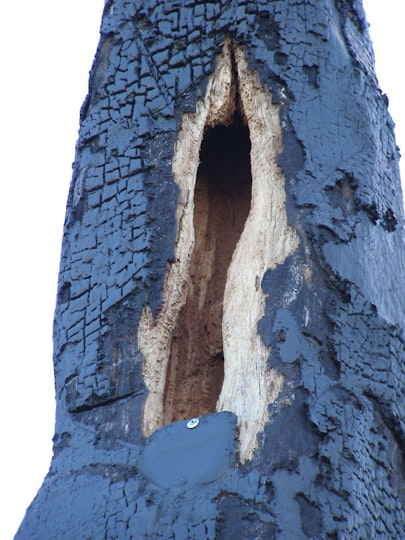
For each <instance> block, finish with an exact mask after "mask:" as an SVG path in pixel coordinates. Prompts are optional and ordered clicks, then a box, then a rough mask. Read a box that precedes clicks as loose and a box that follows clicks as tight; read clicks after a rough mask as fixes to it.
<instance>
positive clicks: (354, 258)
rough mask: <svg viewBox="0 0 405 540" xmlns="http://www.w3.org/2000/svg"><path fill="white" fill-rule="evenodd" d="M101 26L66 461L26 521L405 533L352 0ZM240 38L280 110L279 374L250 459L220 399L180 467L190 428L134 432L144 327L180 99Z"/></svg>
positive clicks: (377, 136) (394, 291)
mask: <svg viewBox="0 0 405 540" xmlns="http://www.w3.org/2000/svg"><path fill="white" fill-rule="evenodd" d="M101 31H102V34H101V40H100V44H99V47H98V50H97V54H96V59H95V62H94V65H93V68H92V71H91V77H90V83H89V94H88V96H87V98H86V100H85V103H84V105H83V107H82V110H81V127H80V134H79V140H78V143H77V151H76V160H75V164H74V172H73V179H72V185H71V190H70V195H69V199H68V204H67V212H66V222H65V230H64V237H63V248H62V258H61V267H60V276H59V292H58V301H57V308H56V313H55V325H54V348H55V353H54V363H55V378H56V392H57V414H56V432H55V437H54V457H53V460H52V464H51V467H50V471H49V474H48V475H47V477H46V478H45V480H44V483H43V486H42V487H41V489H40V491H39V493H38V495H37V497H36V498H35V499H34V501H33V502H32V504H31V506H30V507H29V509H28V511H27V514H26V516H25V519H24V521H23V523H22V525H21V527H20V529H19V532H18V533H17V535H16V538H17V539H18V540H25V539H27V538H30V539H38V540H57V539H59V538H72V539H73V538H74V539H75V540H80V539H83V540H84V539H86V538H92V539H101V538H105V539H114V538H116V539H141V538H162V539H177V540H179V539H188V538H190V539H191V538H192V539H199V540H200V539H214V538H215V539H229V538H234V539H256V538H265V539H271V538H277V539H282V540H284V539H286V540H287V539H291V538H294V539H296V540H297V539H298V540H299V539H301V538H327V539H334V538H351V539H360V538H384V539H388V538H390V539H397V538H401V537H404V535H405V532H404V523H405V513H404V510H405V480H404V470H405V464H404V458H405V456H404V448H405V395H404V388H405V352H404V349H405V347H404V342H405V339H404V321H405V318H404V308H405V303H404V302H403V298H404V293H405V291H404V284H405V262H404V256H405V250H404V238H405V237H404V215H403V209H402V208H403V207H402V195H401V187H400V179H399V170H398V159H399V155H398V149H397V148H396V146H395V139H394V135H393V124H392V121H391V119H390V117H389V115H388V112H387V103H386V99H385V96H383V95H382V94H381V92H380V90H379V89H378V85H377V81H376V78H375V75H374V68H373V53H372V50H371V45H370V41H369V37H368V33H367V24H366V22H365V16H364V13H363V8H362V5H361V2H360V0H335V1H333V0H305V1H303V0H279V1H277V0H274V1H269V0H266V1H265V0H254V1H250V2H249V1H244V0H232V1H231V0H227V1H226V0H223V1H219V0H217V1H214V0H213V1H212V2H205V3H202V2H198V1H196V0H187V1H183V0H182V1H179V0H166V1H161V0H144V1H142V2H141V1H138V0H132V1H128V0H109V1H107V2H106V6H105V10H104V15H103V21H102V27H101ZM227 34H229V35H232V36H234V38H235V40H236V42H237V43H240V44H244V45H245V46H246V54H247V57H248V59H249V65H250V67H251V68H253V69H255V70H257V71H258V73H259V75H260V81H261V84H262V85H267V86H268V88H269V89H270V90H271V91H272V93H273V100H274V102H276V103H279V105H280V111H281V123H282V128H283V152H282V154H281V155H280V157H279V165H280V167H281V168H282V170H283V171H284V174H285V177H286V191H287V211H288V218H289V224H290V225H291V226H292V227H294V228H295V230H296V231H297V234H298V235H299V237H300V247H299V250H298V251H297V252H296V253H295V254H294V255H292V256H291V257H289V258H288V259H287V260H286V262H285V264H284V265H282V266H279V267H277V268H276V269H274V270H268V271H267V272H266V274H265V275H264V278H263V281H262V287H263V289H264V291H266V292H268V293H269V296H268V300H267V304H266V310H265V315H264V317H263V318H262V320H261V321H260V323H259V332H260V334H261V336H262V339H263V341H264V342H265V344H266V345H268V346H270V347H271V354H270V356H269V360H268V362H269V365H270V366H272V367H274V368H275V369H277V370H278V371H280V372H281V373H282V374H283V375H284V377H285V378H286V381H287V383H286V384H285V385H284V388H283V391H282V394H281V395H280V396H279V398H278V399H277V400H276V402H275V403H274V404H272V405H271V406H270V409H271V414H272V415H273V416H272V417H273V420H272V421H271V422H270V423H269V424H268V425H267V426H266V428H265V431H264V433H263V434H262V436H261V439H260V446H259V449H258V450H257V451H256V453H255V455H254V458H253V460H252V461H249V462H247V463H246V464H245V465H240V464H238V461H237V456H236V457H235V437H236V435H237V434H236V428H235V421H234V420H235V419H234V417H233V416H232V415H231V414H230V413H221V414H212V415H208V416H206V417H204V426H205V427H204V429H207V433H209V434H211V435H210V436H214V437H215V438H216V440H215V445H217V446H215V445H214V446H211V447H210V448H209V449H208V450H207V451H206V452H204V451H203V450H204V448H202V447H198V448H195V449H194V450H193V445H191V447H190V452H192V453H193V452H195V459H196V460H198V461H199V463H198V466H197V469H196V470H193V471H192V472H190V471H189V472H188V473H187V474H186V475H185V476H184V478H183V476H182V474H181V467H182V466H184V467H189V466H190V463H192V461H193V459H192V457H190V455H188V456H187V459H185V460H184V461H182V459H181V452H180V451H179V462H178V463H176V462H175V460H174V463H175V465H173V461H171V460H172V459H173V458H172V457H170V452H174V453H175V452H176V451H177V450H176V444H178V439H177V437H176V436H172V437H170V436H169V435H170V434H169V433H168V431H169V430H172V429H175V430H176V429H177V430H178V429H180V427H181V426H180V424H181V423H180V424H179V425H176V426H175V427H174V428H173V426H170V425H169V426H166V427H163V428H161V430H160V432H157V433H155V434H154V435H153V436H152V437H155V439H154V440H152V437H151V438H150V440H148V441H145V439H143V437H142V435H141V428H140V425H141V420H140V419H141V409H142V405H143V403H144V400H145V396H146V390H145V386H144V383H143V380H142V359H141V357H140V353H139V351H138V348H137V337H136V336H137V327H138V321H139V316H140V312H141V310H142V307H143V306H144V305H145V304H146V303H148V304H150V305H151V307H152V311H153V313H157V311H158V309H159V306H160V303H161V295H162V287H163V280H164V275H165V270H166V266H167V261H168V260H171V258H172V257H173V254H174V241H175V225H176V224H175V210H176V202H177V194H178V190H177V187H176V185H175V183H174V180H173V177H172V173H171V160H172V157H173V151H174V143H175V141H176V138H177V133H178V130H179V128H180V125H181V119H182V115H183V113H185V112H193V111H194V110H195V104H196V101H197V100H198V99H199V98H201V97H202V96H203V95H204V93H205V88H206V84H207V80H208V77H209V75H210V74H211V73H212V72H213V70H214V66H215V58H216V55H217V54H218V52H220V50H221V46H222V44H223V42H224V40H225V37H226V35H227ZM308 273H309V274H310V276H311V278H310V279H308V277H307V276H308ZM224 415H225V416H224ZM218 418H220V419H218ZM221 422H223V426H222V424H221ZM221 426H222V427H221ZM182 427H183V428H184V429H186V428H185V427H184V425H182ZM196 429H198V428H196ZM166 432H167V433H166ZM185 435H187V434H184V433H183V434H182V436H185ZM159 437H161V440H163V441H165V443H164V444H165V445H167V455H166V456H165V459H163V460H159V459H158V458H157V457H156V455H155V454H153V451H154V450H153V447H152V450H150V448H151V445H153V444H155V445H156V444H157V443H156V439H157V440H159ZM148 448H149V454H148V450H147V449H148ZM215 448H217V449H219V450H218V452H217V455H216V459H217V461H218V463H214V464H210V463H208V461H207V463H206V464H204V459H207V460H208V459H209V458H208V457H209V455H210V452H211V451H214V452H215ZM155 450H156V449H155ZM221 452H222V454H221ZM151 454H153V455H152V456H151ZM193 455H194V454H193ZM148 460H149V461H148ZM204 465H206V467H207V468H205V467H204ZM210 465H212V467H213V468H214V469H215V466H216V467H217V468H216V469H215V471H214V472H213V470H211V469H210ZM159 467H162V470H160V471H159ZM164 467H166V469H167V467H174V469H175V470H170V471H169V472H170V474H169V479H168V476H167V475H168V471H167V470H166V469H165V470H164ZM198 467H199V468H198ZM176 468H177V469H176ZM151 470H152V471H153V472H152V473H151ZM201 471H202V472H201ZM182 479H183V480H182ZM159 484H160V485H159Z"/></svg>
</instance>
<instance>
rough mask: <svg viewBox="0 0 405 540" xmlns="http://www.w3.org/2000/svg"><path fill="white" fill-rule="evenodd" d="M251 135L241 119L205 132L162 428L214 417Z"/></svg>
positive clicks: (246, 200)
mask: <svg viewBox="0 0 405 540" xmlns="http://www.w3.org/2000/svg"><path fill="white" fill-rule="evenodd" d="M251 186H252V178H251V169H250V139H249V129H248V127H247V126H246V125H244V123H243V121H242V119H241V117H240V115H239V114H235V116H234V118H233V122H232V124H231V125H230V126H217V127H214V128H209V129H208V130H207V132H206V133H205V136H204V139H203V142H202V144H201V149H200V166H199V169H198V173H197V180H196V186H195V192H194V234H195V242H194V250H193V254H192V257H191V262H190V269H189V276H188V281H187V300H186V303H185V305H184V307H183V309H182V311H181V312H180V315H179V318H178V321H177V324H176V327H175V329H174V332H173V338H172V342H171V347H170V357H169V363H168V367H167V373H166V383H165V391H164V405H163V422H164V423H165V424H167V423H170V422H174V421H177V420H182V419H185V418H191V417H194V416H200V415H203V414H207V413H210V412H213V411H215V409H216V403H217V400H218V397H219V394H220V392H221V388H222V383H223V379H224V356H223V340H222V313H223V298H224V289H225V283H226V278H227V271H228V268H229V265H230V263H231V260H232V255H233V252H234V250H235V247H236V244H237V242H238V240H239V238H240V235H241V233H242V231H243V228H244V225H245V222H246V218H247V216H248V214H249V210H250V205H251Z"/></svg>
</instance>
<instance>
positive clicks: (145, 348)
mask: <svg viewBox="0 0 405 540" xmlns="http://www.w3.org/2000/svg"><path fill="white" fill-rule="evenodd" d="M232 55H234V60H235V65H236V71H237V75H236V74H235V73H234V67H233V65H232ZM236 95H238V96H239V99H240V102H241V107H242V113H243V116H244V119H245V121H246V122H247V125H248V127H249V131H250V140H251V175H252V195H251V208H250V212H249V215H248V217H247V220H246V222H245V225H244V228H243V231H242V234H241V236H240V238H239V241H238V243H237V245H236V248H235V250H234V253H233V256H232V262H231V264H230V266H229V268H228V273H227V279H226V284H225V292H224V298H223V313H222V340H223V353H224V361H225V364H224V371H225V377H224V383H223V387H222V391H221V394H220V397H219V400H218V403H217V410H218V411H220V410H228V411H232V412H234V413H235V414H236V415H237V417H238V423H239V428H240V434H239V437H240V459H241V461H245V460H246V459H250V458H251V457H252V455H253V452H254V449H255V448H256V446H257V436H258V434H259V433H260V432H261V431H262V430H263V427H264V425H265V424H266V422H268V420H269V417H268V405H269V403H271V402H272V401H274V400H275V399H276V397H277V395H278V394H279V392H280V390H281V388H282V385H283V377H282V375H281V374H280V373H278V372H276V371H275V370H273V369H269V368H268V367H267V359H268V356H269V350H268V349H267V348H266V347H265V346H264V344H263V342H262V340H261V338H260V336H259V335H258V333H257V323H258V321H259V320H260V318H261V317H262V316H263V313H264V303H265V295H264V292H263V290H262V288H261V280H262V277H263V275H264V273H265V271H266V270H267V269H269V268H274V267H275V266H276V265H278V264H282V263H283V261H284V260H285V258H286V257H288V256H289V255H290V254H291V253H293V252H294V250H295V249H296V248H297V246H298V239H297V235H296V234H295V232H294V231H293V229H291V227H289V226H288V225H287V216H286V210H285V197H286V196H285V190H284V178H283V175H282V172H281V171H280V169H279V168H278V167H277V165H276V158H277V155H278V153H279V152H280V151H281V148H282V142H281V127H280V120H279V111H278V107H277V106H275V105H273V104H272V103H271V94H270V92H268V91H267V90H265V89H263V88H262V87H261V86H260V83H259V80H258V76H257V74H256V73H254V72H252V71H250V70H249V69H248V66H247V62H246V60H245V56H244V51H243V49H242V48H241V47H237V46H234V45H233V44H232V43H231V41H230V40H227V41H226V43H225V45H224V49H223V53H222V54H221V55H220V56H219V57H218V60H217V66H216V69H215V72H214V73H213V75H212V76H211V78H210V80H209V83H208V86H207V92H206V96H205V98H204V99H203V100H202V101H200V102H198V103H197V106H196V113H195V114H187V115H185V116H184V118H183V124H182V129H181V131H180V133H179V137H178V141H177V144H176V147H175V152H174V158H173V175H174V178H175V181H176V183H177V185H178V186H179V189H180V195H179V202H178V207H177V224H178V229H177V238H176V246H175V261H174V262H172V263H170V264H169V266H168V270H167V274H166V279H165V285H164V291H163V304H162V309H161V311H160V312H159V314H158V315H157V317H156V319H155V320H153V317H152V314H151V311H150V308H149V306H145V308H144V310H143V313H142V316H141V320H140V324H139V329H138V342H139V347H140V350H141V352H142V354H143V358H144V366H143V377H144V380H145V384H146V386H147V388H148V391H149V394H148V397H147V399H146V402H145V405H144V416H143V434H144V435H145V436H148V435H150V434H151V433H152V432H153V431H154V430H155V429H157V428H158V427H160V426H161V425H162V424H163V422H164V413H163V408H164V404H163V399H164V391H165V382H166V373H167V367H168V362H169V356H170V350H171V342H172V339H173V332H174V329H175V326H176V324H177V321H178V320H179V314H180V312H181V310H182V308H183V306H184V305H185V303H186V300H187V294H188V288H189V287H190V283H191V282H190V262H191V259H192V254H193V249H194V240H195V238H194V236H195V231H194V225H193V218H194V196H195V195H194V193H195V183H196V178H197V170H198V166H199V152H200V147H201V143H202V140H203V136H204V130H205V129H207V127H211V126H214V125H217V124H222V125H227V124H229V123H230V122H231V120H232V117H233V114H234V111H235V106H236V104H235V101H236V100H235V97H236ZM202 221H204V220H202ZM208 255H209V254H208V253H207V257H208ZM208 259H209V257H208ZM206 274H207V275H208V274H209V269H208V270H207V272H206ZM173 414H174V413H173V411H171V413H170V415H171V416H170V415H169V417H168V418H169V419H170V418H176V416H173ZM166 420H167V418H166Z"/></svg>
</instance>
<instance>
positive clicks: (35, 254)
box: [0, 0, 405, 540]
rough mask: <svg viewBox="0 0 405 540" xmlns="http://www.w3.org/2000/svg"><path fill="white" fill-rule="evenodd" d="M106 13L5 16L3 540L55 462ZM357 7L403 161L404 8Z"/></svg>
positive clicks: (55, 10)
mask: <svg viewBox="0 0 405 540" xmlns="http://www.w3.org/2000/svg"><path fill="white" fill-rule="evenodd" d="M103 4H104V2H103V0H69V1H66V2H58V1H55V0H36V1H35V2H34V1H32V0H18V1H8V2H4V5H3V6H2V30H1V33H0V45H1V58H2V60H1V66H0V69H1V72H0V73H1V84H0V103H1V107H2V110H1V133H2V144H1V171H2V176H3V178H2V180H1V187H0V189H1V195H0V248H1V264H0V273H1V274H0V299H1V313H2V318H1V323H0V332H1V334H0V336H1V340H0V344H1V349H0V350H1V384H2V389H1V392H0V414H1V426H2V428H1V446H0V456H1V459H0V467H1V470H0V471H1V480H0V540H10V539H11V538H12V537H13V535H14V533H15V532H16V530H17V528H18V525H19V523H20V522H21V520H22V518H23V516H24V512H25V509H26V508H27V506H28V505H29V504H30V502H31V500H32V499H33V497H34V496H35V494H36V492H37V490H38V488H39V487H40V485H41V482H42V480H43V478H44V476H45V474H46V472H47V470H48V466H49V463H50V460H51V446H52V444H51V439H52V436H53V426H54V414H55V406H54V383H53V365H52V318H53V310H54V305H55V298H56V281H57V273H58V266H59V255H60V244H61V239H62V227H63V221H64V214H65V205H66V199H67V194H68V188H69V183H70V178H71V164H72V162H73V159H74V149H75V143H76V139H77V130H78V119H79V110H80V107H81V104H82V102H83V100H84V97H85V95H86V93H87V81H88V72H89V70H90V67H91V64H92V60H93V57H94V53H95V51H96V47H97V43H98V29H99V24H100V20H101V13H102V9H103ZM364 5H365V8H366V12H367V15H368V20H369V22H370V23H371V28H370V32H371V36H372V39H373V42H374V48H375V53H376V61H377V64H376V66H377V68H376V69H377V74H378V77H379V80H380V85H381V87H382V89H383V91H384V92H385V93H387V94H388V96H389V98H390V111H391V114H392V116H393V118H394V121H395V122H396V124H397V128H396V134H397V143H398V146H400V147H402V148H404V152H405V117H404V114H405V113H404V108H403V102H404V95H405V83H404V60H403V57H404V53H405V39H404V30H403V21H404V15H405V4H404V3H403V2H401V1H400V0H384V1H382V0H364ZM402 170H404V169H403V166H402ZM402 176H403V177H404V174H403V175H402ZM55 540H56V539H55ZM95 540H96V539H95Z"/></svg>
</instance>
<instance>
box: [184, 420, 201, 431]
mask: <svg viewBox="0 0 405 540" xmlns="http://www.w3.org/2000/svg"><path fill="white" fill-rule="evenodd" d="M199 423H200V421H199V419H198V418H192V419H191V420H189V421H188V422H187V427H188V429H193V428H195V427H197V426H198V424H199Z"/></svg>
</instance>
